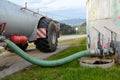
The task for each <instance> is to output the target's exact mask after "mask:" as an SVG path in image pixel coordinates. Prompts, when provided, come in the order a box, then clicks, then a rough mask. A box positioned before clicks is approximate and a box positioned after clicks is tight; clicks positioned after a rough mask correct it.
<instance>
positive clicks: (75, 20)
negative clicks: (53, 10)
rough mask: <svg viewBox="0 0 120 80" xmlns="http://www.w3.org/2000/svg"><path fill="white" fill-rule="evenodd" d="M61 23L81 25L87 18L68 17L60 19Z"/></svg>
mask: <svg viewBox="0 0 120 80" xmlns="http://www.w3.org/2000/svg"><path fill="white" fill-rule="evenodd" d="M59 22H61V23H65V24H67V25H70V26H75V25H81V24H83V23H85V22H86V19H66V20H61V21H59Z"/></svg>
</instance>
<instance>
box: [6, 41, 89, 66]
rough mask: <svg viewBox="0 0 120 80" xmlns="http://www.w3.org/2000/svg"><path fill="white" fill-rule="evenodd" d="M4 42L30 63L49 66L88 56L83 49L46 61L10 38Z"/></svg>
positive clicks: (87, 52) (86, 51)
mask: <svg viewBox="0 0 120 80" xmlns="http://www.w3.org/2000/svg"><path fill="white" fill-rule="evenodd" d="M5 42H6V43H7V46H8V47H9V48H10V49H12V50H13V51H15V52H16V53H17V54H18V55H19V56H21V57H22V58H24V59H25V60H27V61H28V62H30V63H32V64H36V65H39V66H46V67H50V66H59V65H62V64H66V63H68V62H71V61H73V60H75V59H78V58H80V57H83V56H88V55H89V51H88V50H85V51H81V52H78V53H75V54H73V55H71V56H68V57H66V58H63V59H58V60H52V61H46V60H40V59H37V58H35V57H32V56H30V55H29V54H27V53H25V52H24V51H23V50H21V49H20V48H19V47H17V46H16V45H15V44H14V43H13V42H11V41H10V40H5Z"/></svg>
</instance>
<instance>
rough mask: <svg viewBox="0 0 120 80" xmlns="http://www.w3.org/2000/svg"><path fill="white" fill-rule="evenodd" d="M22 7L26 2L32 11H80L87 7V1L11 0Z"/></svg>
mask: <svg viewBox="0 0 120 80" xmlns="http://www.w3.org/2000/svg"><path fill="white" fill-rule="evenodd" d="M10 1H12V2H14V3H16V4H19V5H21V6H23V5H24V2H28V6H29V8H31V9H38V8H40V10H42V11H54V10H66V9H76V8H78V9H80V8H82V7H85V0H10Z"/></svg>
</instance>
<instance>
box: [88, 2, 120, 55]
mask: <svg viewBox="0 0 120 80" xmlns="http://www.w3.org/2000/svg"><path fill="white" fill-rule="evenodd" d="M87 35H88V40H89V41H88V42H89V43H88V48H89V49H90V50H96V49H98V48H99V45H98V42H99V43H100V44H101V45H102V48H105V49H109V48H111V47H110V44H111V42H112V40H113V42H115V43H116V44H115V48H116V51H117V52H118V53H120V0H87ZM112 37H113V38H112Z"/></svg>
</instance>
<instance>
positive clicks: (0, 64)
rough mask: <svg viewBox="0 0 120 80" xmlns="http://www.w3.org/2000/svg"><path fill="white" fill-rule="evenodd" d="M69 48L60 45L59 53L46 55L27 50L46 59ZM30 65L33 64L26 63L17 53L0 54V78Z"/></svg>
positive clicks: (35, 50) (37, 51) (37, 56)
mask: <svg viewBox="0 0 120 80" xmlns="http://www.w3.org/2000/svg"><path fill="white" fill-rule="evenodd" d="M67 47H69V45H60V46H58V49H57V51H55V52H53V53H44V52H40V51H39V50H37V49H29V50H27V53H28V54H30V55H32V56H34V57H36V58H39V59H45V58H48V57H50V56H51V55H54V54H57V53H58V52H60V51H62V50H63V49H65V48H67ZM30 65H32V64H31V63H29V62H27V61H25V60H24V59H23V58H21V57H19V56H18V55H16V54H15V53H12V52H8V51H7V52H4V53H3V54H0V78H3V77H5V76H8V75H10V74H13V73H15V72H18V71H20V70H22V69H24V68H26V67H28V66H30Z"/></svg>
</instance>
